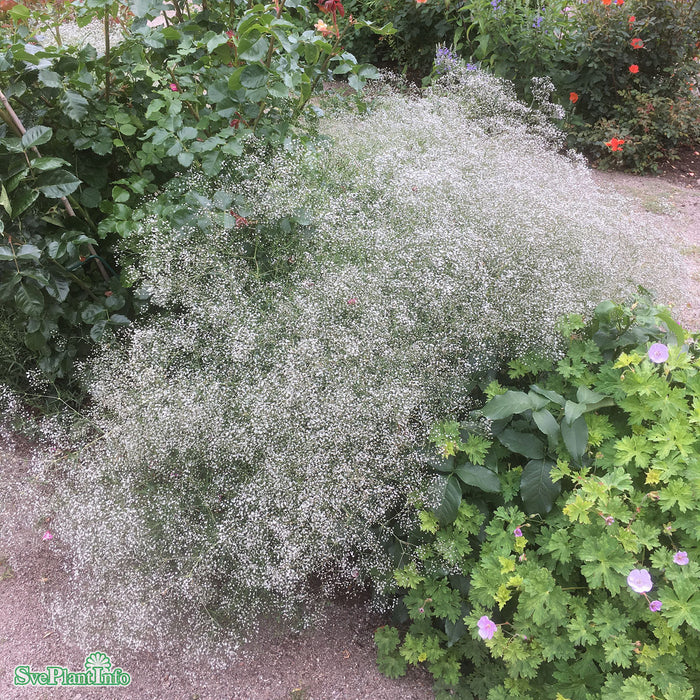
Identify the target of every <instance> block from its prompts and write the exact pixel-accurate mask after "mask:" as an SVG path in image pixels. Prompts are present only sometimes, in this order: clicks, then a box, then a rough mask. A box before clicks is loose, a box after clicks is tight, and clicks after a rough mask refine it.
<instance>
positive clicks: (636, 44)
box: [630, 39, 644, 49]
mask: <svg viewBox="0 0 700 700" xmlns="http://www.w3.org/2000/svg"><path fill="white" fill-rule="evenodd" d="M630 44H632V48H633V49H643V48H644V42H643V41H642V40H641V39H632V41H630Z"/></svg>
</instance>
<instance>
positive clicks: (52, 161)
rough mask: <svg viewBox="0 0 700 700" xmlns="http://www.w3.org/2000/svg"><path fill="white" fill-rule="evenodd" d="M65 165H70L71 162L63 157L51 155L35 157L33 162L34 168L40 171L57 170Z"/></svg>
mask: <svg viewBox="0 0 700 700" xmlns="http://www.w3.org/2000/svg"><path fill="white" fill-rule="evenodd" d="M64 165H70V163H69V162H68V161H67V160H63V158H52V157H50V156H49V157H46V158H35V159H34V160H33V161H32V162H31V166H32V168H34V170H39V171H43V170H55V169H56V168H60V167H62V166H64Z"/></svg>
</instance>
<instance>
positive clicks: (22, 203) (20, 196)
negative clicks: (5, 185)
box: [12, 187, 39, 219]
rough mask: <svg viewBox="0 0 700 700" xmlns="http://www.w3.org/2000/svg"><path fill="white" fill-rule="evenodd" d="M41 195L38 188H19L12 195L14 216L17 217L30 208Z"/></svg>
mask: <svg viewBox="0 0 700 700" xmlns="http://www.w3.org/2000/svg"><path fill="white" fill-rule="evenodd" d="M38 196H39V192H37V190H29V189H27V188H26V187H23V188H17V189H16V190H15V191H14V192H13V197H12V218H13V219H17V218H19V215H20V214H22V213H23V212H24V211H26V210H27V209H29V207H31V206H32V204H34V202H35V201H36V198H37V197H38Z"/></svg>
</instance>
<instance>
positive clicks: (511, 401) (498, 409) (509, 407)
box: [482, 391, 532, 420]
mask: <svg viewBox="0 0 700 700" xmlns="http://www.w3.org/2000/svg"><path fill="white" fill-rule="evenodd" d="M531 408H532V401H530V397H529V396H528V395H527V394H525V393H524V392H522V391H506V393H505V394H499V395H498V396H494V397H493V398H492V399H491V400H489V401H487V402H486V405H485V406H484V408H483V409H482V413H483V414H484V415H485V416H486V417H487V418H490V419H491V420H499V419H501V418H509V417H510V416H512V415H513V414H515V413H524V412H525V411H527V410H529V409H531Z"/></svg>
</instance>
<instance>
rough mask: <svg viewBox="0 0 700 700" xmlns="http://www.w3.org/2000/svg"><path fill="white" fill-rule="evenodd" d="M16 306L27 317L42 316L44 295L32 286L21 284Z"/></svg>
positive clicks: (16, 294) (17, 292)
mask: <svg viewBox="0 0 700 700" xmlns="http://www.w3.org/2000/svg"><path fill="white" fill-rule="evenodd" d="M15 304H17V308H18V309H19V310H20V311H21V312H22V313H23V314H25V315H27V316H41V312H42V311H43V310H44V295H43V294H42V293H41V290H39V289H37V288H36V287H34V286H32V285H31V284H28V285H25V284H20V286H19V287H18V289H17V291H16V292H15Z"/></svg>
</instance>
